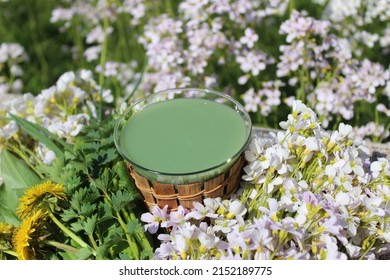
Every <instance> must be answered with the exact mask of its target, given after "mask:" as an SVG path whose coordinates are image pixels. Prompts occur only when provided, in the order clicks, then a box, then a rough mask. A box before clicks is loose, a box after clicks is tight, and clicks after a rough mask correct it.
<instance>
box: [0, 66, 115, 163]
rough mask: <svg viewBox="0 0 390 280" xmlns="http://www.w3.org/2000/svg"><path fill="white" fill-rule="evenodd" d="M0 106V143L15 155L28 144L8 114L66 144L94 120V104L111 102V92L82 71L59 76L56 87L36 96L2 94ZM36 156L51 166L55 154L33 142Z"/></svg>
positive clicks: (89, 74)
mask: <svg viewBox="0 0 390 280" xmlns="http://www.w3.org/2000/svg"><path fill="white" fill-rule="evenodd" d="M4 96H5V97H6V98H5V100H4V101H3V102H2V104H0V115H1V116H3V117H5V118H4V119H2V120H1V124H2V126H0V144H1V146H4V145H5V146H6V147H7V148H9V149H11V150H13V151H15V152H16V150H20V149H22V148H27V147H26V146H27V143H29V142H31V140H29V139H28V137H27V136H26V135H25V133H24V132H23V131H21V130H20V129H19V127H18V125H17V124H16V122H15V121H13V120H9V119H8V117H9V114H13V115H17V116H20V117H23V118H24V119H26V120H28V121H30V122H32V123H36V124H38V125H41V126H42V127H44V128H46V129H47V130H48V131H50V132H51V133H54V134H55V135H57V136H58V137H60V138H61V139H64V140H66V141H67V142H69V143H72V142H74V139H75V137H76V136H77V135H78V134H79V132H80V130H81V129H82V127H83V126H84V125H85V124H87V123H89V121H90V119H91V118H97V107H96V106H97V104H98V103H99V102H100V101H102V102H105V103H112V102H113V100H114V97H113V95H112V94H111V91H110V90H105V89H102V88H101V87H100V86H99V85H97V83H96V82H95V80H94V79H93V76H92V72H91V71H89V70H81V71H79V72H77V73H74V72H67V73H64V74H63V75H61V76H60V77H59V79H58V81H57V82H56V84H55V85H54V86H52V87H50V88H48V89H45V90H43V91H42V92H41V93H40V94H38V95H37V96H33V95H32V94H23V95H16V94H13V95H4ZM0 150H1V149H0ZM35 154H36V155H37V156H38V158H39V159H40V160H42V161H43V162H44V163H46V164H50V163H51V162H52V161H53V160H54V158H55V154H54V152H53V151H51V150H49V149H48V148H47V147H46V146H44V145H43V144H42V143H40V142H39V143H36V145H35Z"/></svg>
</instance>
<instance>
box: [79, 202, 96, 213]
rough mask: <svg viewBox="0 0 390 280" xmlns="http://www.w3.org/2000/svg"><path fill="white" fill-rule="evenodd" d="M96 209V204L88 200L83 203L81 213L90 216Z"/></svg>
mask: <svg viewBox="0 0 390 280" xmlns="http://www.w3.org/2000/svg"><path fill="white" fill-rule="evenodd" d="M95 209H96V205H95V204H91V203H90V202H86V203H84V204H82V205H81V207H80V212H79V214H80V215H82V216H89V215H90V214H91V213H93V212H94V211H95Z"/></svg>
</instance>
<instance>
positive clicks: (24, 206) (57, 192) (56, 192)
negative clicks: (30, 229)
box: [17, 181, 66, 218]
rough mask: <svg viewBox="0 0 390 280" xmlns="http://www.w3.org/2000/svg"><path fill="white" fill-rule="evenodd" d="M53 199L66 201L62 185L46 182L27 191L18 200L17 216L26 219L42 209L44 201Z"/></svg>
mask: <svg viewBox="0 0 390 280" xmlns="http://www.w3.org/2000/svg"><path fill="white" fill-rule="evenodd" d="M50 197H54V198H57V199H59V200H64V199H66V196H65V190H64V185H61V184H55V183H53V182H51V181H47V182H44V183H41V184H38V185H35V186H33V187H31V188H29V189H27V190H26V191H25V193H24V195H23V196H22V197H21V198H20V202H19V207H18V212H17V213H18V216H19V217H20V218H23V217H26V216H28V215H30V214H31V213H33V212H34V211H36V210H37V209H39V208H41V207H42V205H41V204H42V202H44V201H45V199H47V198H50ZM46 201H47V200H46Z"/></svg>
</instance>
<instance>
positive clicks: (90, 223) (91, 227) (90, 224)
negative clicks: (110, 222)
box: [83, 214, 97, 235]
mask: <svg viewBox="0 0 390 280" xmlns="http://www.w3.org/2000/svg"><path fill="white" fill-rule="evenodd" d="M96 221H97V215H96V214H95V215H92V216H91V217H88V218H87V220H86V221H84V223H83V225H84V230H85V232H86V233H87V234H89V235H92V234H93V232H94V231H95V226H96Z"/></svg>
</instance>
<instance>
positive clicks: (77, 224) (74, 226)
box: [70, 222, 84, 232]
mask: <svg viewBox="0 0 390 280" xmlns="http://www.w3.org/2000/svg"><path fill="white" fill-rule="evenodd" d="M70 229H71V230H72V231H73V232H80V231H83V230H84V227H83V224H82V223H80V222H75V223H72V224H71V225H70Z"/></svg>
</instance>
